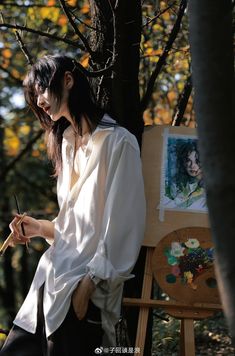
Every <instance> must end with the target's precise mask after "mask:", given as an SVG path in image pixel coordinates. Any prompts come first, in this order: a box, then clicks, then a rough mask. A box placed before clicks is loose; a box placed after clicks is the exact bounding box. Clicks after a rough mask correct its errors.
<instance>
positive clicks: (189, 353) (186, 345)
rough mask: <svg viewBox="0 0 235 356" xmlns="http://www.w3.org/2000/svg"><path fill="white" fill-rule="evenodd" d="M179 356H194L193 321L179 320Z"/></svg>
mask: <svg viewBox="0 0 235 356" xmlns="http://www.w3.org/2000/svg"><path fill="white" fill-rule="evenodd" d="M180 356H195V337H194V325H193V319H181V330H180Z"/></svg>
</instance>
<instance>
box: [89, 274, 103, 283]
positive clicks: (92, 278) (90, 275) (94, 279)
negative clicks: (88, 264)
mask: <svg viewBox="0 0 235 356" xmlns="http://www.w3.org/2000/svg"><path fill="white" fill-rule="evenodd" d="M88 276H89V277H90V279H91V280H92V282H93V283H94V284H95V286H97V284H98V283H99V282H100V281H101V278H99V277H96V276H95V275H94V274H93V273H92V272H91V271H89V272H88Z"/></svg>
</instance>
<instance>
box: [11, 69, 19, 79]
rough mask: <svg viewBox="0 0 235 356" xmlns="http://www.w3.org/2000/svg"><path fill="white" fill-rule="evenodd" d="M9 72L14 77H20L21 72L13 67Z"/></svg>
mask: <svg viewBox="0 0 235 356" xmlns="http://www.w3.org/2000/svg"><path fill="white" fill-rule="evenodd" d="M11 74H12V76H13V77H14V78H17V79H19V78H20V77H21V74H20V73H19V72H18V70H16V69H15V68H13V69H12V71H11Z"/></svg>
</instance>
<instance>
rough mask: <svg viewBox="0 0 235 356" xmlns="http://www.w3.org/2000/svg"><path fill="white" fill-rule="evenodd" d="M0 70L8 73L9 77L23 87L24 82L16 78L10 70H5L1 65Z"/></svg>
mask: <svg viewBox="0 0 235 356" xmlns="http://www.w3.org/2000/svg"><path fill="white" fill-rule="evenodd" d="M0 70H2V71H3V72H5V73H7V74H8V75H9V77H10V78H11V79H13V80H14V81H15V82H16V84H18V85H22V83H23V81H22V80H21V79H19V78H16V77H14V75H13V74H12V73H11V72H10V71H9V70H7V69H6V68H4V67H3V66H2V65H0Z"/></svg>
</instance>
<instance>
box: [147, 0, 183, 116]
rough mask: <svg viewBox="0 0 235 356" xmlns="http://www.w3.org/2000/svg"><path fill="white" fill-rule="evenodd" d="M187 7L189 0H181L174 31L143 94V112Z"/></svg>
mask: <svg viewBox="0 0 235 356" xmlns="http://www.w3.org/2000/svg"><path fill="white" fill-rule="evenodd" d="M186 7H187V0H181V3H180V6H179V12H178V16H177V19H176V22H175V24H174V27H173V28H172V31H171V33H170V36H169V39H168V41H167V43H166V46H165V48H164V51H163V53H162V55H161V56H160V58H159V60H158V62H157V65H156V68H155V70H154V71H153V72H152V74H151V77H150V79H149V82H148V86H147V90H146V93H145V95H144V96H143V98H142V100H141V111H142V112H144V110H145V109H146V108H147V106H148V103H149V101H150V99H151V97H152V93H153V89H154V84H155V81H156V79H157V77H158V75H159V73H160V72H161V69H162V67H163V65H164V64H165V62H166V58H167V56H168V54H169V51H170V49H171V47H172V45H173V43H174V41H175V39H176V37H177V35H178V33H179V30H180V25H181V21H182V18H183V16H184V12H185V9H186Z"/></svg>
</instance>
